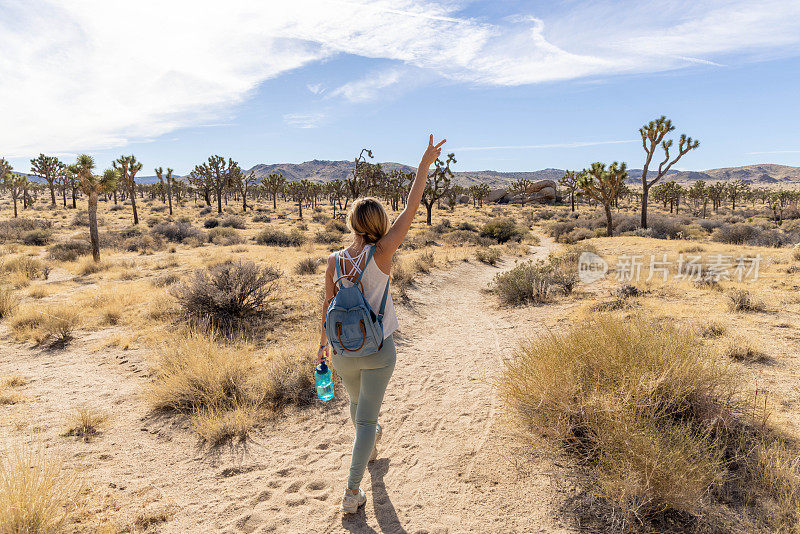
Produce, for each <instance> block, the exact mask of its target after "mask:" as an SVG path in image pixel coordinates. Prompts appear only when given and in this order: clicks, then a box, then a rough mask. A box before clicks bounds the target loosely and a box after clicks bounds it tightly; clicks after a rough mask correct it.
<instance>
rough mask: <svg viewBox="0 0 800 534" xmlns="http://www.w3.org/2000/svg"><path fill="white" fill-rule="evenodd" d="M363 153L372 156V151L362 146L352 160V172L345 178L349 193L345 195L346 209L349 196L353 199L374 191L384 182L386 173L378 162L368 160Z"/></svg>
mask: <svg viewBox="0 0 800 534" xmlns="http://www.w3.org/2000/svg"><path fill="white" fill-rule="evenodd" d="M365 153H366V155H367V156H369V157H370V158H372V151H371V150H369V149H367V148H362V149H361V152H360V153H359V154H358V157H357V158H356V159H355V160H354V164H355V165H354V167H353V174H352V176H351V177H350V178H347V180H346V182H347V188H348V190H349V191H348V192H349V193H350V194H349V197H345V202H344V209H347V202H348V200H349V199H350V198H352V199H353V200H355V199H357V198H358V197H360V196H362V195H364V194H368V193H370V192H371V191H375V190H377V189H378V186H379V185H380V184H382V183H383V182H384V178H385V176H386V173H384V172H383V170H382V169H381V166H380V164H375V163H370V162H368V161H367V158H366V157H365V156H364V154H365Z"/></svg>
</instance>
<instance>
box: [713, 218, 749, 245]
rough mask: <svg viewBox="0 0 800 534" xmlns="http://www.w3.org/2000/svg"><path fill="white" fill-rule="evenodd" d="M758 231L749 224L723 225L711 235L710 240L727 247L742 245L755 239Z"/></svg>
mask: <svg viewBox="0 0 800 534" xmlns="http://www.w3.org/2000/svg"><path fill="white" fill-rule="evenodd" d="M759 233H760V231H759V229H758V228H756V227H755V226H753V225H750V224H742V223H736V224H723V225H722V226H720V227H719V228H717V229H715V230H714V232H713V233H712V234H711V239H712V240H713V241H717V242H719V243H727V244H729V245H744V244H746V243H748V242H750V241H751V240H752V239H755V238H756V237H757V236H758V235H759Z"/></svg>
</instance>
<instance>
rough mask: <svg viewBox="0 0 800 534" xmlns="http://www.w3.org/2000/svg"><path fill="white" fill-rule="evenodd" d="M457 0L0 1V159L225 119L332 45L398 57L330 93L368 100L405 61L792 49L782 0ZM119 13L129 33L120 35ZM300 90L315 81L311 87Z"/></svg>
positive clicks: (567, 71) (651, 67) (427, 66)
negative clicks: (517, 3)
mask: <svg viewBox="0 0 800 534" xmlns="http://www.w3.org/2000/svg"><path fill="white" fill-rule="evenodd" d="M468 3H469V2H468V0H447V1H445V2H439V1H434V0H377V1H369V2H367V1H366V0H365V1H332V0H294V1H292V2H257V3H256V2H249V1H246V0H229V1H228V2H225V3H224V4H221V3H219V2H214V1H211V0H174V1H171V2H163V1H156V0H140V1H138V2H126V3H122V2H107V1H103V0H71V1H66V0H30V1H28V2H19V3H4V4H3V7H2V8H0V12H2V16H0V50H2V51H3V52H2V55H0V102H1V103H2V106H3V113H2V117H3V127H2V128H0V147H2V150H4V151H5V154H4V155H5V156H6V157H14V156H26V155H30V154H36V153H38V152H39V151H49V152H52V151H76V150H89V149H99V148H108V147H115V146H120V145H125V144H127V143H130V142H131V141H132V140H138V139H142V138H150V139H152V138H156V137H158V136H160V135H162V134H164V133H167V132H170V131H173V130H175V129H177V128H181V127H185V126H189V125H196V124H203V123H215V122H218V121H219V120H229V117H230V115H231V110H232V108H233V107H234V106H235V105H237V104H239V103H241V102H243V101H244V100H246V99H247V98H248V97H249V96H250V95H251V94H252V93H253V92H254V91H255V89H256V88H257V87H258V85H259V84H261V83H262V82H263V81H265V80H267V79H270V78H275V77H278V76H280V75H282V74H284V73H286V72H289V71H291V70H294V69H298V68H300V67H304V66H307V65H309V64H311V63H314V62H318V61H321V60H325V59H328V58H331V57H333V56H335V55H338V54H349V55H356V56H361V57H365V58H373V59H384V60H389V61H393V62H395V64H396V65H397V69H398V70H396V71H393V70H392V69H388V70H386V71H383V72H379V73H378V74H382V75H381V76H375V77H374V76H372V75H371V74H367V75H366V76H365V77H364V78H362V79H360V80H356V81H354V82H352V83H350V84H345V85H343V86H342V87H339V88H338V89H336V90H335V93H336V95H338V96H339V97H341V98H344V99H346V100H348V101H352V102H366V101H370V100H374V99H376V98H381V97H382V95H383V94H386V92H387V90H388V89H390V88H397V87H401V86H405V84H406V83H408V82H413V81H416V80H417V78H416V76H411V77H408V76H406V75H405V74H404V73H409V72H412V73H414V74H415V75H416V74H417V73H419V74H420V75H422V74H426V75H427V76H428V80H430V79H431V78H435V77H443V78H446V79H448V80H452V81H456V82H463V83H469V84H487V85H521V84H533V83H539V82H547V81H556V80H574V79H580V78H591V77H598V76H610V75H616V74H626V73H641V72H658V71H665V70H671V69H679V68H686V67H687V66H690V65H707V66H716V65H719V64H720V62H724V63H731V61H730V60H731V58H732V57H734V56H735V57H736V58H741V57H756V56H757V57H762V56H765V55H772V56H774V55H780V54H797V53H798V50H800V47H798V45H799V44H800V2H797V1H795V0H761V1H759V2H752V1H751V0H726V1H724V2H722V1H719V0H696V1H695V2H692V3H691V4H689V3H685V2H676V3H674V5H673V4H669V3H667V4H665V3H664V2H661V1H657V0H637V1H633V0H630V1H619V0H575V1H571V2H567V3H562V4H559V7H558V8H555V9H549V10H548V11H547V14H546V15H541V14H539V15H538V16H533V15H537V14H536V13H524V12H522V13H519V14H518V16H516V17H507V18H504V19H502V20H497V21H488V20H477V19H471V18H466V17H463V16H461V13H462V8H464V7H465V6H466V5H467V4H468ZM530 9H534V8H533V7H531V8H530ZM153 13H158V17H153ZM120 21H125V25H126V26H127V27H130V28H136V31H135V32H128V33H127V34H126V35H125V37H124V38H120V34H119V27H120ZM737 54H738V56H736V55H737ZM393 72H394V74H393ZM393 76H394V77H393ZM420 77H421V78H422V76H420ZM308 89H309V91H311V92H312V93H314V94H322V92H323V91H325V89H324V87H323V86H321V85H319V86H317V85H316V84H312V85H310V86H309V88H308ZM315 91H319V92H318V93H315ZM331 92H332V91H328V92H326V96H327V95H328V94H329V93H331ZM286 120H287V121H295V119H291V118H289V119H286ZM301 123H302V121H299V119H298V120H297V121H295V124H301ZM303 124H306V125H307V126H306V127H313V125H314V124H315V123H314V121H306V122H305V123H303Z"/></svg>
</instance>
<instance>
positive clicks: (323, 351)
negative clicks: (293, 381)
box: [317, 345, 330, 363]
mask: <svg viewBox="0 0 800 534" xmlns="http://www.w3.org/2000/svg"><path fill="white" fill-rule="evenodd" d="M329 358H330V355H329V354H328V345H325V346H323V347H320V348H319V351H318V352H317V363H322V362H324V361H326V360H327V361H329Z"/></svg>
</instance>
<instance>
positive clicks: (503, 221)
mask: <svg viewBox="0 0 800 534" xmlns="http://www.w3.org/2000/svg"><path fill="white" fill-rule="evenodd" d="M527 234H528V232H527V230H525V229H524V228H522V227H521V226H518V225H517V223H516V221H515V220H514V219H512V218H510V217H496V218H494V219H492V220H490V221H489V222H487V223H486V224H484V225H483V228H481V232H480V235H481V237H488V238H491V239H494V240H495V241H497V242H498V243H505V242H507V241H520V240H521V239H522V238H523V237H525V236H526V235H527Z"/></svg>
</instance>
